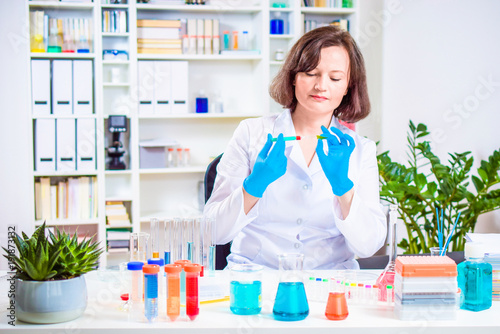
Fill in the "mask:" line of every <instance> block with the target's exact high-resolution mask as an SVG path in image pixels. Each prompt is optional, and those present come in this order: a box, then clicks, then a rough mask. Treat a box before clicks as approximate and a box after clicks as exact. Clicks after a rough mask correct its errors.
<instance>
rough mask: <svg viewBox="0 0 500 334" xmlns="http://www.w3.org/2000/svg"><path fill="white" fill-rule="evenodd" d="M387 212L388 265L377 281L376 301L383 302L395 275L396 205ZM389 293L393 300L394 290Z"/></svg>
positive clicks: (392, 205)
mask: <svg viewBox="0 0 500 334" xmlns="http://www.w3.org/2000/svg"><path fill="white" fill-rule="evenodd" d="M389 210H390V211H389V233H390V234H389V242H390V243H389V263H387V266H386V267H385V269H384V271H383V272H382V274H380V276H379V277H378V279H377V285H378V300H379V301H383V302H385V301H387V286H388V285H391V286H394V275H395V273H396V256H397V243H396V221H397V213H398V212H397V210H398V206H397V205H396V204H391V205H390V207H389ZM390 291H391V294H392V296H391V297H392V299H391V300H394V289H391V290H390Z"/></svg>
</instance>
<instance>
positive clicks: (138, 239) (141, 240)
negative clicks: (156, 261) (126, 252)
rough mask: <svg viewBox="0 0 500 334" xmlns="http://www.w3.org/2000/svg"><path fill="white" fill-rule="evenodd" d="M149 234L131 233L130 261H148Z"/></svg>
mask: <svg viewBox="0 0 500 334" xmlns="http://www.w3.org/2000/svg"><path fill="white" fill-rule="evenodd" d="M148 241H149V234H148V233H146V232H133V233H130V262H135V261H139V262H142V263H147V262H148Z"/></svg>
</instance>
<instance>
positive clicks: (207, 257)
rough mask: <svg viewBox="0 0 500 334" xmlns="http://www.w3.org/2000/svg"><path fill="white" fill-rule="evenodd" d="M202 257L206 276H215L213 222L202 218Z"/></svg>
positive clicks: (207, 218) (210, 219) (211, 219)
mask: <svg viewBox="0 0 500 334" xmlns="http://www.w3.org/2000/svg"><path fill="white" fill-rule="evenodd" d="M202 230H203V233H202V234H203V257H202V265H203V266H204V271H205V273H206V274H205V275H206V276H213V275H214V274H215V232H216V230H215V220H214V219H213V218H210V217H204V218H203V225H202Z"/></svg>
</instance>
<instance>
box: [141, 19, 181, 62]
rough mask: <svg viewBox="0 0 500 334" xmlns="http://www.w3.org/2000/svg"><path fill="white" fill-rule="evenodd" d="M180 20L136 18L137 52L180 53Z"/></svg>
mask: <svg viewBox="0 0 500 334" xmlns="http://www.w3.org/2000/svg"><path fill="white" fill-rule="evenodd" d="M180 31H181V21H180V20H137V53H153V54H182V40H181V34H180Z"/></svg>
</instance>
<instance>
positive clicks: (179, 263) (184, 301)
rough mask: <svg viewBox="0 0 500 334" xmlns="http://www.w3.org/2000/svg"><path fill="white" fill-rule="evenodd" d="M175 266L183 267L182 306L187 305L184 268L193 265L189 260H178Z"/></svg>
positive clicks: (181, 276)
mask: <svg viewBox="0 0 500 334" xmlns="http://www.w3.org/2000/svg"><path fill="white" fill-rule="evenodd" d="M175 264H178V265H180V266H181V268H182V270H181V275H180V278H181V304H184V303H186V272H185V271H184V267H185V266H186V265H187V264H191V261H189V260H177V261H175Z"/></svg>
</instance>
